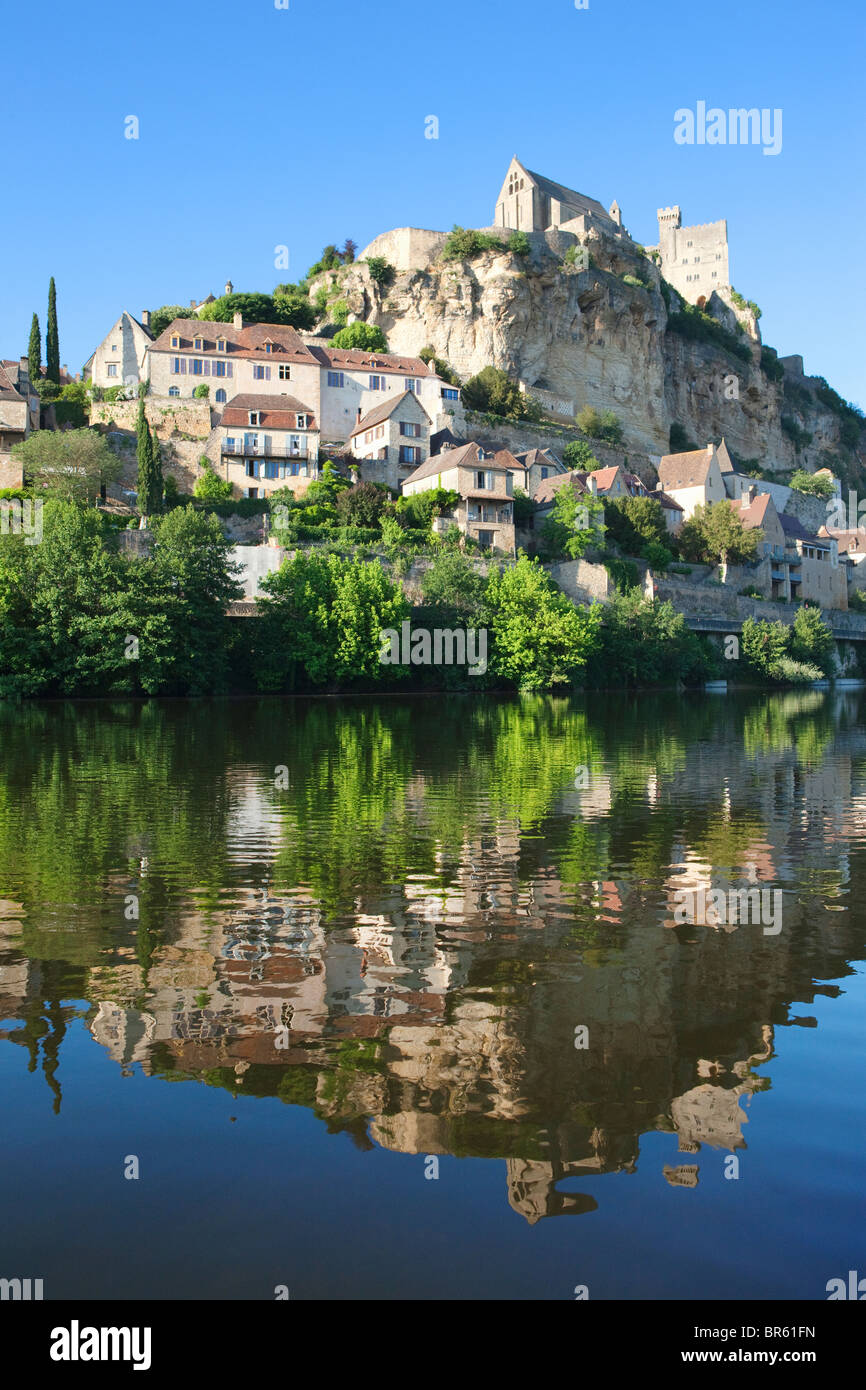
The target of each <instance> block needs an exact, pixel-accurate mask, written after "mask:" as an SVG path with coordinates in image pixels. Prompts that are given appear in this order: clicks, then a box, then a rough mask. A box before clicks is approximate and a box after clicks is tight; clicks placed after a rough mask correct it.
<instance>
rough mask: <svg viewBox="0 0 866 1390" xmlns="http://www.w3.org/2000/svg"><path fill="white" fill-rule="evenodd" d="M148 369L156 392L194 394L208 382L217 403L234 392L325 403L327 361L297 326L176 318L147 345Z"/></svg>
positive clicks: (152, 390)
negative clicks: (321, 386) (323, 362)
mask: <svg viewBox="0 0 866 1390" xmlns="http://www.w3.org/2000/svg"><path fill="white" fill-rule="evenodd" d="M146 370H147V374H148V376H149V378H150V393H151V395H154V396H176V397H183V396H192V395H194V394H195V389H196V387H197V386H201V385H206V386H207V387H208V388H209V389H208V399H209V401H210V403H211V405H212V406H215V407H216V408H217V409H221V408H222V407H223V406H224V405H227V404H228V402H229V401H230V400H231V399H232V397H234V396H237V395H243V394H249V393H250V392H252V393H255V394H256V395H275V396H279V395H283V394H287V393H290V394H292V395H293V396H295V397H297V399H299V400H302V401H305V402H308V403H309V407H310V409H311V410H312V411H313V413H314V414H316V413H317V411H318V404H319V379H320V376H321V371H322V367H321V363H320V362H319V360H318V358H317V357H315V356H314V355H313V353H312V352H311V351H310V349H309V348H308V347H307V346H306V345H305V343H304V342H303V341H302V340H301V337H300V335H299V334H298V333H297V332H296V331H295V329H294V328H290V327H288V326H287V325H285V324H273V323H254V324H244V321H243V318H242V317H241V315H240V314H236V315H235V317H234V319H233V320H232V322H231V323H209V322H206V321H204V322H203V321H202V320H200V319H175V320H174V322H173V323H171V324H169V326H168V328H166V329H165V331H164V332H163V333H160V335H159V337H158V338H157V339H156V340H155V342H153V343H151V344H150V346H149V348H148V350H147V362H146Z"/></svg>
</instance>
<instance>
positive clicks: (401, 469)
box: [349, 391, 430, 492]
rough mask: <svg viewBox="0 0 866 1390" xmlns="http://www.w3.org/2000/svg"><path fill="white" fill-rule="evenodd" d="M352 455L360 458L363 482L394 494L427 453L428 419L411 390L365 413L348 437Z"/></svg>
mask: <svg viewBox="0 0 866 1390" xmlns="http://www.w3.org/2000/svg"><path fill="white" fill-rule="evenodd" d="M349 442H350V444H351V447H352V454H353V455H354V457H355V458H356V459H363V460H364V464H363V467H362V468H361V469H360V474H361V477H362V478H363V479H364V481H365V482H374V483H386V484H387V486H388V487H390V488H392V489H393V490H394V491H395V492H398V491H399V489H400V484H401V483H402V482H403V480H404V478H408V477H409V474H410V473H412V472H413V471H414V470H415V469H416V468H417V467H418V465H419V464H421V463H423V462H424V460H425V459H426V458H427V457H428V456H429V453H430V416H429V415H428V414H427V412H426V410H425V409H424V407H423V405H422V404H421V402H420V400H419V399H418V397H417V395H416V394H415V393H414V392H413V391H403V392H402V393H401V394H400V395H399V396H394V397H393V398H392V399H390V400H385V401H383V402H382V403H381V404H380V405H377V406H375V407H374V408H373V410H371V411H368V413H367V414H366V415H364V416H363V417H362V418H361V419H359V420H358V423H357V425H356V426H355V428H354V429H353V430H352V433H351V435H350V436H349Z"/></svg>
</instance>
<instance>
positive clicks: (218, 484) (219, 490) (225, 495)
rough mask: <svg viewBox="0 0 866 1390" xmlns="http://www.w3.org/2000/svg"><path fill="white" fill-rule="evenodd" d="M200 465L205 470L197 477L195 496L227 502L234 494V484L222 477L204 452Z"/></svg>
mask: <svg viewBox="0 0 866 1390" xmlns="http://www.w3.org/2000/svg"><path fill="white" fill-rule="evenodd" d="M199 465H200V466H201V468H202V470H203V472H202V475H201V477H200V478H197V479H196V482H195V487H194V488H193V496H194V497H199V498H201V500H202V501H206V502H227V501H228V500H229V498H230V497H231V495H232V485H231V483H230V482H229V481H228V480H227V479H226V478H220V477H219V476H218V475H217V473H216V472H215V470H214V466H213V464H212V463H211V461H210V459H209V458H207V457H206V456H205V455H204V454H202V456H201V458H200V459H199Z"/></svg>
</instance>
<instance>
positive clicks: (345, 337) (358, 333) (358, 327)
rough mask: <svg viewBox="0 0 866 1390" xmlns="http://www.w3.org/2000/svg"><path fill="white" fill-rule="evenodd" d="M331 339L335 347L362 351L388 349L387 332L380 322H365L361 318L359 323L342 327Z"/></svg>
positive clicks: (382, 350) (383, 350)
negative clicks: (379, 324) (380, 325)
mask: <svg viewBox="0 0 866 1390" xmlns="http://www.w3.org/2000/svg"><path fill="white" fill-rule="evenodd" d="M331 341H332V343H333V344H334V347H338V348H357V349H359V350H360V351H361V352H387V351H388V343H387V341H386V338H385V334H384V333H383V332H382V330H381V328H379V326H378V324H373V323H363V322H362V321H361V320H360V319H359V320H358V321H357V323H350V324H349V325H348V326H347V327H346V328H341V329H340V331H339V333H335V334H334V336H333V338H332V339H331Z"/></svg>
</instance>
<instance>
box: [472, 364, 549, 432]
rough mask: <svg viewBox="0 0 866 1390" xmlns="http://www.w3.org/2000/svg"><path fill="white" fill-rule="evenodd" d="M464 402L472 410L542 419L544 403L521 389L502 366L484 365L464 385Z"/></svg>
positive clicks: (522, 418)
mask: <svg viewBox="0 0 866 1390" xmlns="http://www.w3.org/2000/svg"><path fill="white" fill-rule="evenodd" d="M463 404H464V405H465V406H466V407H467V409H469V410H478V411H481V412H482V413H484V412H488V411H489V412H490V414H492V415H502V416H504V417H505V418H506V419H508V420H540V419H541V416H542V410H541V406H540V405H539V404H538V402H537V401H536V400H533V398H532V396H529V395H527V394H526V393H524V392H523V391H521V390H520V387H519V386H518V385H517V382H516V381H512V380H511V378H510V377H509V376H508V373H507V372H504V371H502V370H501V368H499V367H483V368H482V369H481V371H480V372H478V373H477V374H476V375H475V376H473V377H470V378H469V380H468V381H467V382H466V384H465V386H464V387H463Z"/></svg>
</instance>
